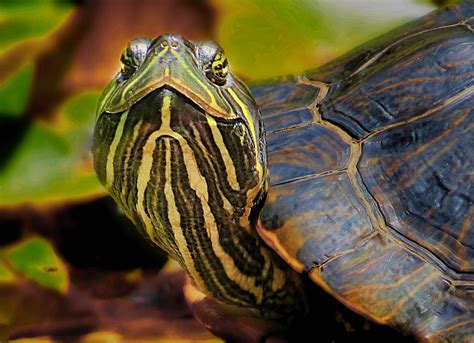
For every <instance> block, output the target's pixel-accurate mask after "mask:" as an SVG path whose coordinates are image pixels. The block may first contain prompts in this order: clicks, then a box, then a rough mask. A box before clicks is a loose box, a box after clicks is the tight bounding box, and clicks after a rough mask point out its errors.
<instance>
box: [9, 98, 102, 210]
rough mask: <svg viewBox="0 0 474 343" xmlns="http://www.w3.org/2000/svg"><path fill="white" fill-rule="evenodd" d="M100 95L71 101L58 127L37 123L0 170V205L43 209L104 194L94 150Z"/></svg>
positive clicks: (64, 108) (67, 104)
mask: <svg viewBox="0 0 474 343" xmlns="http://www.w3.org/2000/svg"><path fill="white" fill-rule="evenodd" d="M98 97H99V92H88V93H83V94H80V95H76V96H74V97H72V98H70V99H69V100H68V101H66V103H65V104H64V105H63V106H62V109H61V110H60V113H58V115H57V118H58V119H57V120H56V122H54V123H44V122H34V123H33V124H32V125H31V127H29V128H28V129H27V132H26V133H25V134H24V136H23V137H22V139H21V141H20V142H19V144H18V145H17V147H16V149H15V150H14V151H13V153H12V154H11V157H10V159H9V160H8V161H6V163H5V167H4V168H3V169H2V170H0V189H1V190H2V191H1V192H0V206H4V207H11V206H15V205H18V204H25V203H26V204H30V205H38V206H41V205H45V204H51V203H53V204H54V203H63V202H65V201H77V200H81V199H84V198H90V197H94V196H98V195H101V194H103V189H102V186H101V185H100V183H99V182H98V180H97V177H96V176H95V173H94V170H93V168H92V162H91V154H90V146H91V142H92V139H91V137H92V129H93V126H94V120H95V108H96V105H97V99H98Z"/></svg>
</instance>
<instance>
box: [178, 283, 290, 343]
mask: <svg viewBox="0 0 474 343" xmlns="http://www.w3.org/2000/svg"><path fill="white" fill-rule="evenodd" d="M184 297H185V299H186V301H187V303H188V305H189V307H190V308H191V311H192V312H193V314H194V317H195V318H196V319H197V320H198V321H199V322H200V323H201V324H202V325H204V327H206V328H207V329H208V330H209V331H211V332H212V333H213V334H214V335H216V336H217V337H219V338H222V339H224V340H225V341H226V342H236V343H238V342H248V343H257V342H258V343H260V342H265V343H280V342H287V341H288V340H287V339H286V338H285V336H284V331H285V329H286V327H285V325H284V324H282V323H279V322H277V321H272V320H265V319H262V318H259V317H258V315H257V313H256V312H254V311H252V310H250V309H247V308H243V307H237V306H232V305H227V304H224V303H221V302H219V301H217V300H215V299H212V298H210V297H208V296H206V295H205V294H204V293H202V292H200V291H199V290H198V289H197V288H196V287H194V285H193V284H192V282H191V280H189V279H188V280H187V282H186V284H185V285H184Z"/></svg>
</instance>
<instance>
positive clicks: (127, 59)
mask: <svg viewBox="0 0 474 343" xmlns="http://www.w3.org/2000/svg"><path fill="white" fill-rule="evenodd" d="M150 44H151V40H150V39H148V38H137V39H134V40H132V41H131V42H129V43H128V46H127V48H126V49H125V51H124V52H123V53H122V56H121V57H120V63H121V65H122V70H121V74H122V78H123V79H124V80H126V79H128V78H129V77H130V76H132V75H133V74H134V73H135V72H136V71H137V69H138V67H139V66H140V64H142V62H143V61H144V60H145V57H146V54H147V52H148V47H149V46H150Z"/></svg>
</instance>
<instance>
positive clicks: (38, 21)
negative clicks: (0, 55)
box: [0, 0, 73, 50]
mask: <svg viewBox="0 0 474 343" xmlns="http://www.w3.org/2000/svg"><path fill="white" fill-rule="evenodd" d="M72 8H73V7H72V4H70V3H69V2H67V1H55V0H35V1H33V0H20V1H2V2H1V3H0V49H2V50H5V49H6V48H7V47H9V46H12V45H14V44H17V43H18V42H21V41H24V40H26V39H35V38H40V37H44V36H46V35H47V34H48V33H50V32H51V31H52V30H54V29H56V28H57V27H58V26H59V25H60V24H61V23H62V22H63V20H64V19H65V18H66V15H67V14H68V13H70V12H71V10H72Z"/></svg>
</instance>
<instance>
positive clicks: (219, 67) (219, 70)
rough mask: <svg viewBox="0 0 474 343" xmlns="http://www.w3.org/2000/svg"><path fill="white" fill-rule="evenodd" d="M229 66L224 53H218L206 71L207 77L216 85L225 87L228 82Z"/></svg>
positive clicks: (220, 51)
mask: <svg viewBox="0 0 474 343" xmlns="http://www.w3.org/2000/svg"><path fill="white" fill-rule="evenodd" d="M228 64H229V63H228V62H227V58H226V57H225V55H224V51H222V50H219V51H217V53H216V54H215V55H214V57H213V58H212V61H211V63H210V65H209V67H208V69H207V70H206V76H207V77H208V79H209V80H211V81H212V82H214V83H215V84H217V85H219V86H222V85H224V84H225V83H226V80H227V74H228V73H229V68H228Z"/></svg>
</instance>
